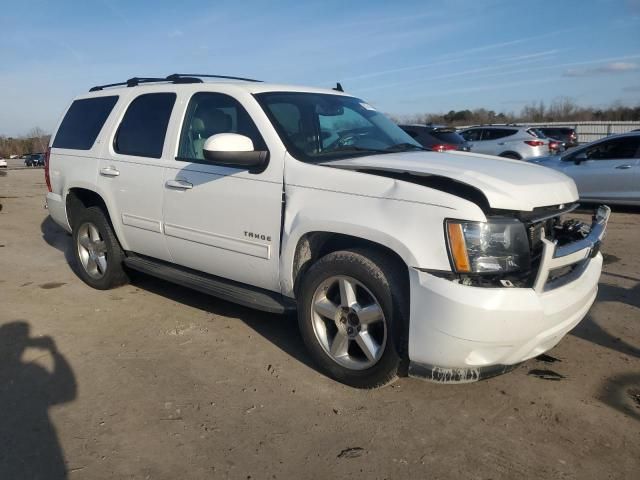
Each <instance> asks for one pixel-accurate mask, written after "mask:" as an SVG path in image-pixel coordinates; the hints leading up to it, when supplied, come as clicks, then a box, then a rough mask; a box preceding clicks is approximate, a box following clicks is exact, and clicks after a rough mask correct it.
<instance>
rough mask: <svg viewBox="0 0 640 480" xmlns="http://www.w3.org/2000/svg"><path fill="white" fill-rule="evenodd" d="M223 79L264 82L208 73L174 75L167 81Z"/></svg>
mask: <svg viewBox="0 0 640 480" xmlns="http://www.w3.org/2000/svg"><path fill="white" fill-rule="evenodd" d="M189 77H191V78H193V77H195V78H222V79H225V80H241V81H243V82H258V83H259V82H262V80H256V79H254V78H244V77H230V76H228V75H210V74H206V73H202V74H201V73H173V74H171V75H169V76H168V77H167V80H175V79H179V78H189Z"/></svg>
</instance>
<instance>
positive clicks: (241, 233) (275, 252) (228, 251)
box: [163, 92, 283, 291]
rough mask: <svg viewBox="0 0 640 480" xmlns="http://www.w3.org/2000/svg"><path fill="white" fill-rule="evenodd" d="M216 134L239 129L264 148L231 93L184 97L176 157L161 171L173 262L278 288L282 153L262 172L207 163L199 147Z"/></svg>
mask: <svg viewBox="0 0 640 480" xmlns="http://www.w3.org/2000/svg"><path fill="white" fill-rule="evenodd" d="M218 133H239V134H241V135H245V136H247V137H249V138H250V139H251V140H252V141H253V145H254V148H255V149H256V150H265V149H267V147H266V145H265V142H264V140H263V137H262V136H261V135H260V132H259V131H258V129H257V127H256V126H255V124H254V122H253V121H252V119H251V117H250V116H249V114H248V113H247V111H246V110H245V108H244V107H243V106H242V105H241V104H240V102H239V101H238V100H236V99H235V98H233V97H231V96H229V95H226V94H221V93H212V92H199V93H196V94H194V95H193V96H192V97H191V99H190V100H189V103H188V106H187V110H186V114H185V117H184V121H183V125H182V129H181V132H180V138H179V145H178V155H177V157H176V160H175V161H174V162H172V164H171V165H170V166H168V167H167V168H165V173H164V206H163V211H164V233H165V238H166V241H167V245H168V247H169V252H170V254H171V257H172V261H173V262H174V263H177V264H179V265H183V266H185V267H189V268H193V269H196V270H199V271H203V272H207V273H210V274H213V275H216V276H220V277H224V278H227V279H231V280H235V281H239V282H242V283H247V284H251V285H255V286H258V287H262V288H265V289H269V290H273V291H279V290H280V287H279V280H278V278H279V277H278V263H279V248H280V222H281V214H282V195H283V179H282V162H283V159H282V158H273V157H271V158H270V163H269V165H268V166H267V168H266V169H265V170H264V171H263V172H260V173H249V172H248V171H247V170H243V169H238V168H230V167H222V166H216V165H211V164H208V163H207V162H206V161H205V160H204V156H203V152H202V148H203V146H204V142H205V140H206V139H207V138H208V137H210V136H212V135H215V134H218Z"/></svg>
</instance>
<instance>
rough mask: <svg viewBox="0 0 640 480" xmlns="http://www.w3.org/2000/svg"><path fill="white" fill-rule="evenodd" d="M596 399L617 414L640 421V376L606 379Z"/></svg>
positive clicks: (627, 375)
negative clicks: (616, 411) (614, 410)
mask: <svg viewBox="0 0 640 480" xmlns="http://www.w3.org/2000/svg"><path fill="white" fill-rule="evenodd" d="M598 398H599V399H600V400H601V401H603V402H604V403H606V404H607V405H609V406H610V407H613V408H615V409H616V410H618V411H619V412H622V413H624V414H625V415H628V416H630V417H631V418H633V419H635V420H639V421H640V374H637V373H629V374H625V375H616V376H614V377H611V378H608V379H607V380H606V381H605V382H604V384H603V386H602V389H601V391H600V394H599V396H598Z"/></svg>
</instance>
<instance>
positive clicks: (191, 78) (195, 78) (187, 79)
mask: <svg viewBox="0 0 640 480" xmlns="http://www.w3.org/2000/svg"><path fill="white" fill-rule="evenodd" d="M202 78H223V79H226V80H242V81H244V82H261V81H262V80H254V79H252V78H242V77H230V76H227V75H200V74H186V73H172V74H171V75H167V76H166V77H133V78H130V79H129V80H127V81H126V82H118V83H108V84H106V85H96V86H95V87H91V88H90V89H89V91H90V92H97V91H98V90H104V89H105V88H110V87H122V86H125V85H126V86H127V87H137V86H138V85H140V84H141V83H155V82H171V83H176V84H179V83H202Z"/></svg>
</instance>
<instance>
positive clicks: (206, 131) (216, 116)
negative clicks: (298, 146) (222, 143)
mask: <svg viewBox="0 0 640 480" xmlns="http://www.w3.org/2000/svg"><path fill="white" fill-rule="evenodd" d="M218 133H238V134H240V135H244V136H246V137H249V138H250V139H251V141H252V142H253V148H254V149H255V150H266V149H267V147H266V145H265V143H264V140H263V139H262V137H261V136H260V133H259V132H258V128H257V127H256V125H255V124H254V123H253V120H251V117H250V116H249V114H248V113H247V111H246V110H245V109H244V108H243V107H242V105H240V102H238V101H237V100H236V99H235V98H233V97H230V96H229V95H224V94H222V93H210V92H200V93H196V94H195V95H194V96H193V97H191V101H190V102H189V106H188V107H187V114H186V116H185V119H184V123H183V125H182V133H181V134H180V145H179V147H178V157H177V160H182V161H194V160H196V161H197V160H204V153H203V147H204V143H205V141H206V140H207V138H209V137H210V136H212V135H216V134H218Z"/></svg>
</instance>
